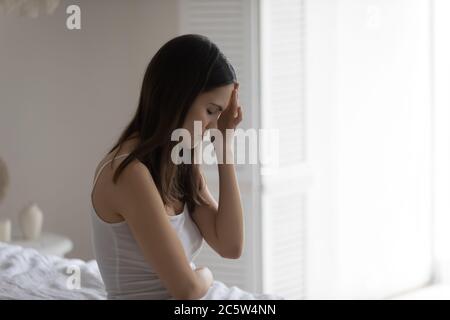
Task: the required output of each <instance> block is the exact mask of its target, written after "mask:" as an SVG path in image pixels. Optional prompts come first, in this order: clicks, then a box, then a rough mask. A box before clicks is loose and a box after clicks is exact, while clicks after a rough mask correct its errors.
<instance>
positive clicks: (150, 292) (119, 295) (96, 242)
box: [90, 154, 203, 300]
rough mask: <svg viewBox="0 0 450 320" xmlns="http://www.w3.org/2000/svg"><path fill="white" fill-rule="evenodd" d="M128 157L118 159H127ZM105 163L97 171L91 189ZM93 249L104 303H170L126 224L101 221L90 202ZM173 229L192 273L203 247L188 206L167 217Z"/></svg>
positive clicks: (169, 297)
mask: <svg viewBox="0 0 450 320" xmlns="http://www.w3.org/2000/svg"><path fill="white" fill-rule="evenodd" d="M127 155H128V154H123V155H120V156H117V157H116V159H117V158H122V157H126V156H127ZM110 161H112V159H111V160H109V161H107V162H106V163H105V164H103V165H102V167H101V168H100V169H99V170H98V173H97V175H96V177H95V179H94V183H93V188H94V187H95V184H96V182H97V179H98V177H99V175H100V173H101V172H102V170H103V168H104V167H105V166H106V164H108V163H109V162H110ZM90 208H91V221H92V224H91V226H92V228H91V231H92V245H93V249H94V255H95V259H96V260H97V263H98V267H99V270H100V274H101V276H102V279H103V282H104V284H105V290H106V293H107V299H159V300H162V299H169V300H170V299H173V297H172V296H171V295H170V293H169V292H168V290H167V289H166V288H165V287H164V285H163V283H162V282H161V280H160V279H159V277H158V275H157V274H156V273H155V272H154V271H153V269H152V266H151V265H150V263H149V262H148V261H147V260H146V259H145V258H144V255H143V254H142V251H141V248H140V247H139V245H138V244H137V242H136V240H135V239H134V237H133V234H132V232H131V230H130V228H129V227H128V225H127V222H126V221H125V220H124V221H121V222H117V223H109V222H106V221H104V220H103V219H101V218H100V217H99V216H98V215H97V213H96V212H95V209H94V206H93V204H92V197H91V201H90ZM167 218H168V219H169V221H170V224H171V225H172V226H173V228H174V229H175V231H176V233H177V235H178V237H179V239H180V241H181V243H182V244H183V248H184V251H185V253H186V256H187V257H188V259H189V262H190V265H191V268H192V269H195V267H196V266H195V264H194V262H193V260H194V258H195V257H196V256H197V254H198V253H199V252H200V250H201V248H202V246H203V237H202V235H201V233H200V231H199V229H198V227H197V225H196V224H195V222H194V221H193V220H192V218H191V216H190V214H189V212H188V209H187V205H186V204H185V205H184V211H183V212H182V213H181V214H178V215H175V216H169V215H167Z"/></svg>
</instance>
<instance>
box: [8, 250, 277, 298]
mask: <svg viewBox="0 0 450 320" xmlns="http://www.w3.org/2000/svg"><path fill="white" fill-rule="evenodd" d="M192 264H193V262H192ZM193 267H194V268H195V265H193ZM0 299H2V300H5V299H15V300H24V299H27V300H36V299H45V300H55V299H58V300H87V299H89V300H105V299H106V292H105V289H104V284H103V281H102V278H101V276H100V272H99V270H98V265H97V262H96V261H95V260H89V261H84V260H81V259H68V258H62V257H59V256H54V255H44V254H41V253H39V252H38V251H36V250H35V249H32V248H24V247H21V246H18V245H13V244H8V243H5V242H0ZM279 299H283V298H282V297H281V296H278V295H274V294H265V293H259V294H258V293H250V292H247V291H244V290H242V289H240V288H238V287H236V286H231V287H229V286H227V285H225V284H224V283H223V282H221V281H217V280H214V283H213V284H212V286H211V287H210V289H209V290H208V292H207V293H206V295H205V296H204V297H202V298H201V299H200V300H279Z"/></svg>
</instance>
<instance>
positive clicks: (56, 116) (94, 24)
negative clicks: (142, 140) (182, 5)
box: [0, 0, 178, 259]
mask: <svg viewBox="0 0 450 320" xmlns="http://www.w3.org/2000/svg"><path fill="white" fill-rule="evenodd" d="M70 4H79V5H80V7H81V20H82V22H81V23H82V25H81V26H82V29H81V30H78V31H75V30H72V31H69V30H67V29H66V27H65V20H66V17H67V15H66V13H65V9H66V7H67V6H68V5H70ZM176 5H177V1H176V0H152V1H146V0H133V1H122V0H96V1H61V4H60V6H59V7H58V9H57V11H56V12H55V13H54V14H53V15H52V16H41V17H39V18H37V19H32V18H24V17H11V16H5V15H3V14H0V70H1V71H0V156H1V157H2V158H3V159H4V160H5V161H6V163H7V164H8V167H9V171H10V178H11V185H10V188H9V191H8V192H7V195H6V198H5V200H4V202H3V203H2V204H1V205H0V217H10V218H12V220H13V224H14V228H17V227H18V219H17V216H18V212H19V211H20V210H21V209H22V208H23V207H24V206H25V205H26V204H28V203H29V202H30V201H35V202H36V203H37V204H38V205H39V207H40V208H41V209H42V210H43V212H44V214H45V221H44V227H43V229H44V231H52V232H58V233H62V234H65V235H67V236H69V237H70V238H71V239H72V240H73V241H74V245H75V247H74V250H73V251H72V253H71V254H69V255H68V257H77V258H83V259H89V258H92V257H93V253H92V249H91V245H90V240H91V238H90V229H89V228H90V220H89V196H90V191H91V186H92V179H93V173H94V170H95V167H96V165H97V163H98V161H99V160H100V159H101V158H102V157H103V155H104V154H105V152H106V151H107V149H109V148H110V147H111V146H112V143H113V142H114V141H115V139H116V138H117V137H118V135H119V133H120V131H121V130H122V129H123V127H124V126H125V125H126V124H127V123H128V121H129V120H130V117H131V116H132V114H133V113H134V110H135V108H136V106H137V101H138V98H139V92H140V86H141V81H142V76H143V73H144V71H145V68H146V66H147V64H148V62H149V61H150V59H151V57H152V56H153V54H154V53H155V52H156V51H157V50H158V49H159V47H161V45H162V44H163V43H165V42H166V41H167V40H169V39H170V38H172V37H174V36H176V33H177V31H178V20H177V12H176V10H177V6H176Z"/></svg>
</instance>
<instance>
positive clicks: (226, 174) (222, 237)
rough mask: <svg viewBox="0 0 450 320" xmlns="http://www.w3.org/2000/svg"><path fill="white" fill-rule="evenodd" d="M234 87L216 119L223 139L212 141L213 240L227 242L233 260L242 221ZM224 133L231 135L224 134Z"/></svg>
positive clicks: (238, 118) (238, 119)
mask: <svg viewBox="0 0 450 320" xmlns="http://www.w3.org/2000/svg"><path fill="white" fill-rule="evenodd" d="M238 87H239V85H236V86H235V89H234V90H233V92H232V95H231V99H230V103H229V105H228V108H227V109H226V110H225V111H224V112H223V113H222V114H221V115H220V118H219V120H218V124H217V127H218V129H219V130H220V132H221V133H222V137H223V139H218V140H217V141H218V143H215V142H213V144H214V148H215V151H216V155H217V157H218V159H219V164H218V170H219V180H220V182H219V207H218V214H217V216H216V228H217V237H218V238H219V241H221V242H223V243H227V246H226V248H227V249H226V250H227V251H228V253H227V255H228V256H231V257H234V258H238V257H240V256H241V253H242V249H243V245H244V218H243V210H242V204H241V196H240V191H239V185H238V182H237V177H236V170H235V166H234V152H233V147H232V145H233V138H234V129H235V128H236V126H237V125H238V124H239V123H240V122H241V121H242V110H241V107H240V106H239V105H238V93H237V92H238ZM227 131H228V132H229V133H231V134H229V135H227ZM215 141H216V140H215ZM220 160H222V161H220Z"/></svg>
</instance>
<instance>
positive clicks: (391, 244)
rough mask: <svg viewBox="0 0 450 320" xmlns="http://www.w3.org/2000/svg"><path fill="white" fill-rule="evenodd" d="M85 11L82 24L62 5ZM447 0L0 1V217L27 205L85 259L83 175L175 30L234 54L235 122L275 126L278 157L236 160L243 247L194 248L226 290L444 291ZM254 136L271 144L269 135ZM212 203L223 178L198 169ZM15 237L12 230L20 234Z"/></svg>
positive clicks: (373, 295) (124, 117)
mask: <svg viewBox="0 0 450 320" xmlns="http://www.w3.org/2000/svg"><path fill="white" fill-rule="evenodd" d="M74 3H76V4H78V5H79V6H80V8H81V17H82V18H81V20H82V27H81V29H80V30H68V29H67V28H66V18H67V14H66V12H65V8H67V7H68V6H69V5H71V4H74ZM449 11H450V4H449V2H448V1H446V0H391V1H383V0H276V1H275V0H214V1H205V0H164V1H163V0H152V1H146V0H133V1H127V2H124V1H121V0H108V1H106V0H98V1H81V0H80V1H71V0H62V1H60V3H59V5H58V7H57V9H56V10H55V12H54V13H53V14H51V15H47V14H42V15H40V16H39V17H37V18H33V17H26V16H18V15H15V14H7V13H6V12H1V11H0V70H1V72H0V159H3V160H4V162H5V164H6V165H7V168H8V172H9V176H10V183H9V188H8V189H7V192H6V194H5V197H4V199H3V201H1V202H0V220H1V219H3V220H4V219H10V220H11V222H12V226H13V229H17V228H18V225H19V218H18V216H19V212H20V211H21V210H22V209H23V208H24V207H25V206H26V205H27V204H29V203H32V202H33V203H36V204H38V206H39V208H40V209H41V210H42V212H43V214H44V222H43V231H44V232H47V233H52V234H56V235H60V236H62V237H63V238H64V239H69V240H70V242H71V243H72V247H71V249H70V251H68V252H67V253H66V254H65V257H66V258H79V259H83V260H86V261H88V260H91V259H93V252H92V248H91V244H90V240H91V239H90V225H89V222H90V221H89V216H88V210H89V194H90V190H91V189H90V188H91V184H92V179H93V173H94V169H95V167H96V165H97V163H98V161H99V160H100V159H101V157H103V155H104V154H105V152H106V151H107V149H108V148H110V146H111V145H112V143H113V142H114V141H115V139H116V138H117V137H118V134H119V132H120V131H121V130H122V129H123V127H124V126H125V124H126V123H127V122H128V120H129V118H130V117H131V115H132V113H133V112H134V110H135V107H136V104H137V100H138V94H139V90H140V85H141V80H142V76H143V72H144V70H145V67H146V65H147V63H148V62H149V60H150V59H151V57H152V56H153V54H154V53H155V52H156V51H157V49H158V48H159V47H160V46H161V45H162V44H163V43H165V42H166V41H168V40H169V39H170V38H172V37H175V36H176V35H179V34H184V33H200V34H204V35H207V36H209V37H210V38H211V39H212V40H213V41H214V42H216V43H217V44H218V46H219V47H220V48H221V49H222V50H223V51H224V53H225V54H226V55H227V56H228V57H229V58H230V60H231V62H232V63H233V64H234V65H235V67H236V70H237V73H238V77H239V79H240V88H241V92H242V93H241V97H240V98H241V101H242V105H243V107H244V112H245V116H244V121H243V123H242V125H241V127H242V128H243V129H249V128H265V129H277V130H279V131H278V132H279V138H280V140H279V144H278V145H277V147H278V148H279V163H278V165H277V167H276V170H271V169H273V168H271V167H270V165H267V164H257V165H239V166H238V167H237V172H238V177H239V185H240V189H241V192H242V194H243V197H242V199H243V205H244V210H245V225H246V229H245V231H246V236H245V238H246V242H245V249H244V253H243V255H242V257H241V258H240V259H238V260H227V259H223V258H220V257H218V256H217V254H215V253H214V252H213V251H212V250H211V249H210V248H208V247H206V246H205V248H204V250H203V251H202V253H201V254H200V255H199V256H198V258H197V264H198V265H202V264H204V265H208V266H210V268H211V270H212V271H213V273H214V275H215V276H216V277H217V278H219V279H221V280H222V281H224V282H225V283H227V284H229V285H236V286H239V287H241V288H244V289H246V290H249V291H259V292H263V291H264V292H275V293H278V294H281V295H284V296H286V297H288V298H290V299H336V298H337V299H408V298H443V299H449V298H450V286H449V282H450V263H449V262H450V256H449V252H450V250H449V249H450V248H449V247H448V246H449V243H450V239H449V233H448V230H449V227H450V215H449V211H450V200H449V197H448V194H449V192H450V168H449V165H448V164H449V163H450V131H449V129H448V128H449V127H450V126H449V125H448V123H449V121H450V111H449V110H450V108H449V104H450V93H449V92H448V90H447V88H448V87H449V85H450V61H449V58H448V57H450V46H449V45H448V43H447V41H446V40H447V38H448V32H449V31H448V30H450V25H449V23H448V22H447V19H446V16H447V12H449ZM261 147H262V149H263V150H265V151H267V152H269V153H270V152H274V149H273V146H272V145H271V144H269V141H268V140H262V141H261ZM204 170H205V172H206V174H207V178H208V183H209V185H210V189H211V191H213V193H214V195H215V197H216V199H218V192H219V190H218V176H217V172H216V168H215V167H214V166H205V167H204ZM15 231H17V230H15Z"/></svg>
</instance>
